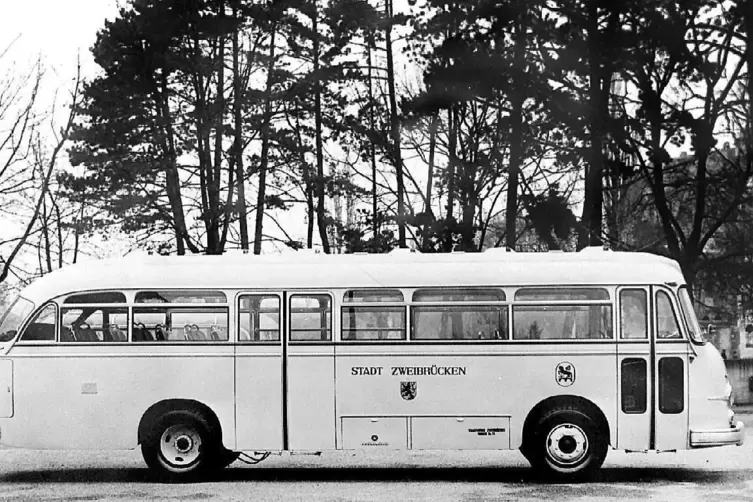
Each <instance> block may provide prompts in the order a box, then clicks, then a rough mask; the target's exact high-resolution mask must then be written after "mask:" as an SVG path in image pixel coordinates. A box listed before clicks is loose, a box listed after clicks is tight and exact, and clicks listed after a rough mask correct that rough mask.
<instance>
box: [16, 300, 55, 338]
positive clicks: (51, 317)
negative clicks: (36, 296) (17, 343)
mask: <svg viewBox="0 0 753 502" xmlns="http://www.w3.org/2000/svg"><path fill="white" fill-rule="evenodd" d="M56 322H57V308H56V307H55V304H54V303H50V304H48V305H46V306H45V307H44V308H43V309H42V310H40V311H39V313H38V314H37V316H36V317H35V318H34V320H33V321H31V323H29V325H28V326H26V329H25V330H24V332H23V334H22V335H21V341H24V342H31V341H34V342H39V341H45V342H54V341H55V323H56Z"/></svg>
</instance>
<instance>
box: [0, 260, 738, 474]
mask: <svg viewBox="0 0 753 502" xmlns="http://www.w3.org/2000/svg"><path fill="white" fill-rule="evenodd" d="M0 338H1V340H2V342H0V441H1V442H2V444H4V445H7V446H11V447H21V448H34V449H98V450H102V449H133V448H135V447H136V446H137V445H141V448H142V453H143V456H144V459H145V461H146V463H147V465H148V466H149V467H150V468H151V469H153V471H154V472H155V473H156V474H157V475H158V476H159V477H160V478H161V479H164V480H185V479H194V478H196V477H199V476H202V475H206V474H208V473H209V472H211V471H213V470H215V469H218V468H222V467H225V466H226V465H228V464H229V463H230V462H232V461H233V460H235V458H236V457H237V455H238V453H236V452H243V451H247V452H283V451H289V452H319V451H326V450H370V451H375V450H390V449H408V450H515V449H520V450H521V452H522V453H523V454H524V455H525V457H526V458H527V459H528V460H529V461H530V463H531V464H532V465H533V466H534V467H535V468H537V469H539V470H540V471H541V472H542V473H544V474H545V475H550V476H555V477H558V478H562V479H572V478H582V477H586V476H588V475H590V474H593V473H594V471H596V470H597V469H598V468H599V467H600V466H601V464H602V462H603V461H604V458H605V456H606V454H607V450H608V449H609V448H613V449H621V450H630V451H648V450H657V451H666V450H679V449H689V448H702V447H709V446H721V445H740V444H742V442H743V426H742V423H741V422H737V421H735V419H734V414H733V411H732V409H731V404H732V403H731V386H730V384H729V382H728V380H727V378H726V371H725V367H724V363H723V361H722V358H721V357H720V355H719V353H718V352H717V350H716V349H715V348H714V347H713V346H712V345H710V344H708V343H706V342H704V340H703V337H702V333H701V329H700V327H699V325H698V322H697V320H696V316H695V314H694V312H693V309H692V305H691V301H690V297H689V294H688V290H687V289H686V287H685V286H684V285H683V276H682V274H681V273H680V270H679V267H678V266H677V264H676V263H675V262H673V261H671V260H668V259H665V258H661V257H658V256H653V255H648V254H641V253H620V252H611V251H604V250H601V249H595V248H588V249H586V250H584V251H582V252H579V253H512V252H505V251H504V250H500V249H494V250H490V251H487V252H483V253H475V254H463V253H452V254H432V255H426V254H423V255H422V254H419V253H411V252H408V251H407V250H399V251H396V252H392V253H389V254H386V255H358V254H356V255H309V254H292V255H286V256H277V257H268V256H251V255H240V256H231V255H225V256H196V257H145V258H138V259H137V258H123V259H115V260H104V261H99V262H87V263H82V264H79V265H73V266H68V267H64V268H63V269H61V270H59V271H56V272H53V273H51V274H49V275H47V276H45V277H43V278H41V279H39V280H38V281H36V282H35V283H33V284H32V285H30V286H29V287H28V288H26V289H25V290H23V291H22V292H21V294H20V296H19V297H18V299H17V300H16V301H15V303H13V304H12V306H11V307H10V308H9V309H8V311H7V312H6V313H5V315H4V317H3V320H2V322H1V323H0ZM256 458H261V457H256Z"/></svg>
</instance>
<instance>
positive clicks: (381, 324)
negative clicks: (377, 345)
mask: <svg viewBox="0 0 753 502" xmlns="http://www.w3.org/2000/svg"><path fill="white" fill-rule="evenodd" d="M343 303H345V304H348V305H347V306H344V307H342V310H341V316H342V317H341V327H342V336H341V337H340V338H341V339H342V340H344V341H348V340H356V341H357V340H405V304H404V302H403V293H402V292H401V291H399V290H394V289H384V290H379V289H354V290H350V291H346V292H345V294H344V295H343Z"/></svg>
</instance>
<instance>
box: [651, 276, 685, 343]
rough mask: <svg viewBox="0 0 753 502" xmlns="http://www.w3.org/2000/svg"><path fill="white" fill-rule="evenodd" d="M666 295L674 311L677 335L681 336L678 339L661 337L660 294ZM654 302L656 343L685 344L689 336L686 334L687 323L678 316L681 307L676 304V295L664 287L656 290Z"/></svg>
mask: <svg viewBox="0 0 753 502" xmlns="http://www.w3.org/2000/svg"><path fill="white" fill-rule="evenodd" d="M660 293H661V294H664V295H666V296H667V299H668V300H669V308H670V310H671V311H672V317H673V318H674V320H675V325H676V326H677V333H678V334H679V336H676V337H661V336H659V294H660ZM653 301H654V313H653V323H654V330H655V335H654V336H655V338H656V342H657V343H659V342H670V343H671V342H684V341H687V340H688V337H687V334H686V333H685V329H684V328H685V323H684V318H683V317H681V316H680V315H678V313H679V312H681V311H680V307H679V305H677V304H676V301H677V298H676V297H675V295H674V294H672V291H671V290H669V289H666V288H663V287H656V288H654V295H653Z"/></svg>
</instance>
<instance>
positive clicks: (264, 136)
mask: <svg viewBox="0 0 753 502" xmlns="http://www.w3.org/2000/svg"><path fill="white" fill-rule="evenodd" d="M276 38H277V21H276V20H274V21H272V36H271V39H270V42H269V62H268V63H267V88H266V94H265V96H264V116H263V117H262V120H263V122H262V126H261V127H262V132H261V160H260V165H259V192H258V193H257V197H256V224H255V226H254V254H261V243H262V236H263V234H262V230H263V224H264V206H265V200H266V197H267V170H268V169H269V142H270V134H271V133H270V127H269V125H270V122H271V120H272V86H273V84H274V75H273V73H274V67H275V44H276V42H277V40H276Z"/></svg>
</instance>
